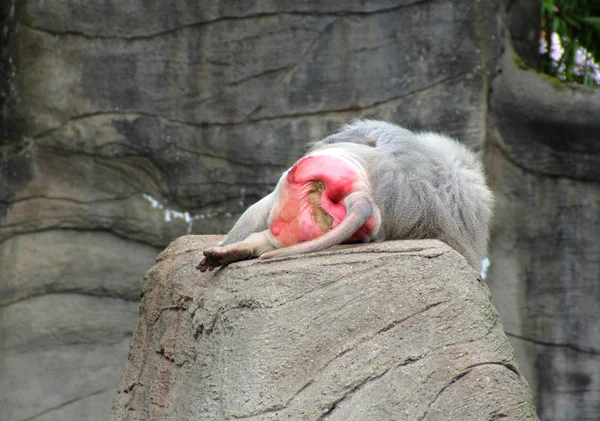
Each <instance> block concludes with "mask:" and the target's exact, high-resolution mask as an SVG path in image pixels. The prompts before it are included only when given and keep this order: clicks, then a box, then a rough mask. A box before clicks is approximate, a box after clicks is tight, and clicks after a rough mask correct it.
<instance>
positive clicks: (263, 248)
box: [196, 230, 275, 272]
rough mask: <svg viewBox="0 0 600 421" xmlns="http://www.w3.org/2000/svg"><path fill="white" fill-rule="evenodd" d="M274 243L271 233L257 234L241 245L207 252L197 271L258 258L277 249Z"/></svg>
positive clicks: (237, 244) (241, 242) (240, 243)
mask: <svg viewBox="0 0 600 421" xmlns="http://www.w3.org/2000/svg"><path fill="white" fill-rule="evenodd" d="M274 243H275V240H274V238H273V235H272V234H271V231H269V230H264V231H262V232H255V233H253V234H251V235H250V236H249V237H248V238H246V239H245V240H244V241H240V242H239V243H234V244H230V245H228V246H223V247H213V248H210V249H208V250H205V251H204V257H202V260H200V263H198V266H196V269H198V270H200V272H206V271H207V270H209V271H211V270H213V269H214V268H216V267H219V266H224V265H228V264H229V263H233V262H239V261H240V260H246V259H251V258H253V257H258V256H260V255H262V254H263V253H265V252H267V251H269V250H273V249H275V245H274Z"/></svg>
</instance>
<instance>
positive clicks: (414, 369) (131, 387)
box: [111, 236, 537, 421]
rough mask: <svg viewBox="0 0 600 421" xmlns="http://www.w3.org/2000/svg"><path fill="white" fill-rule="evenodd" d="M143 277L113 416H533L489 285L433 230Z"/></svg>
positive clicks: (181, 245)
mask: <svg viewBox="0 0 600 421" xmlns="http://www.w3.org/2000/svg"><path fill="white" fill-rule="evenodd" d="M211 242H214V239H213V238H210V237H201V236H186V237H182V238H179V239H178V240H176V241H175V242H174V243H172V244H171V246H170V247H169V248H168V249H167V250H165V251H164V252H163V253H162V254H161V255H160V256H159V259H158V262H157V264H156V265H155V266H154V267H153V268H152V269H150V270H149V271H148V272H147V274H146V277H145V280H144V286H143V298H142V304H141V309H140V320H139V324H138V327H137V330H136V331H135V333H134V336H133V341H132V343H131V349H130V353H129V361H128V363H127V366H126V368H125V373H124V375H123V379H122V381H121V384H120V386H119V390H118V394H117V397H116V400H115V403H114V407H113V413H112V417H111V419H112V420H115V421H116V420H139V419H160V420H165V421H166V420H174V421H175V420H183V419H197V420H230V419H252V420H266V419H272V420H281V419H303V420H324V419H327V420H367V419H372V420H417V419H419V420H444V421H445V420H482V419H497V418H509V419H518V420H528V419H532V420H535V419H537V416H536V415H535V408H534V406H533V403H532V402H533V398H532V395H531V392H530V390H529V387H528V385H527V382H526V381H525V379H524V377H523V376H522V375H521V373H520V371H519V367H518V365H517V363H516V361H515V358H514V353H513V350H512V347H511V346H510V344H509V343H508V341H507V339H506V336H505V335H504V332H503V330H502V325H501V323H500V320H499V318H498V313H497V312H496V310H495V308H494V307H493V305H492V304H491V303H490V300H489V292H488V289H487V287H486V286H485V284H484V283H483V282H482V281H481V280H480V279H479V277H478V274H477V273H476V272H475V271H473V269H472V268H471V267H470V266H469V265H468V264H467V263H466V261H465V260H464V258H462V257H461V256H460V255H459V254H458V253H456V252H455V251H453V250H452V249H451V248H449V247H448V246H446V245H445V244H443V243H441V242H439V241H435V240H426V241H425V240H420V241H394V242H385V243H375V244H370V245H360V246H350V247H339V248H336V249H333V250H329V251H324V252H320V253H313V254H307V255H300V256H295V257H291V258H286V259H275V260H271V261H260V260H251V261H246V262H241V263H236V264H232V265H230V266H228V267H225V268H222V269H220V270H216V271H214V272H207V273H204V274H202V273H200V272H198V271H197V270H196V269H195V265H196V263H197V262H198V260H199V259H200V257H201V250H202V249H203V248H204V247H206V245H207V244H210V243H211Z"/></svg>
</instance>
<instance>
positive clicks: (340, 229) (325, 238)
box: [259, 191, 377, 259]
mask: <svg viewBox="0 0 600 421" xmlns="http://www.w3.org/2000/svg"><path fill="white" fill-rule="evenodd" d="M344 202H345V204H346V209H347V214H346V218H345V219H344V220H343V221H342V222H341V223H340V224H339V225H338V226H337V227H335V228H334V229H332V230H331V231H328V232H327V233H325V234H323V235H322V236H320V237H317V238H315V239H314V240H310V241H307V242H304V243H300V244H296V245H293V246H290V247H284V248H280V249H276V250H272V251H268V252H266V253H264V254H262V255H260V257H259V258H260V259H273V258H276V257H286V256H292V255H294V254H301V253H310V252H315V251H320V250H324V249H326V248H329V247H332V246H335V245H337V244H341V243H343V242H344V241H346V240H347V239H348V238H350V237H351V236H352V235H353V234H354V233H355V232H356V231H358V229H359V228H360V227H362V226H363V224H364V223H365V222H367V220H368V219H369V218H370V217H371V216H373V215H374V214H375V213H376V212H377V207H376V206H375V204H374V203H373V202H372V201H371V199H370V198H369V196H368V195H367V194H365V193H364V192H362V191H358V192H355V193H352V194H350V195H349V196H348V197H346V199H345V200H344Z"/></svg>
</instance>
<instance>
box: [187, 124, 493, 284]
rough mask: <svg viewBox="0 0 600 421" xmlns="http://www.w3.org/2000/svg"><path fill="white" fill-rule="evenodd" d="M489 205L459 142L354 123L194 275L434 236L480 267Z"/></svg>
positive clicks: (479, 174)
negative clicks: (243, 264) (239, 264)
mask: <svg viewBox="0 0 600 421" xmlns="http://www.w3.org/2000/svg"><path fill="white" fill-rule="evenodd" d="M492 205H493V198H492V194H491V192H490V190H489V189H488V187H487V186H486V183H485V176H484V173H483V170H482V166H481V164H480V163H479V161H478V160H477V158H476V157H475V155H474V154H473V153H472V152H471V151H469V150H468V149H467V148H466V147H465V146H463V145H462V144H460V143H458V142H457V141H456V140H454V139H451V138H449V137H447V136H444V135H440V134H435V133H426V132H424V133H413V132H411V131H409V130H406V129H403V128H401V127H399V126H396V125H393V124H390V123H385V122H381V121H372V120H360V121H356V122H354V123H351V124H348V125H345V126H343V127H342V128H341V130H340V131H339V132H338V133H336V134H333V135H331V136H329V137H326V138H325V139H323V140H321V141H319V142H316V143H315V144H314V145H313V146H312V148H311V149H310V151H309V152H308V153H307V154H306V155H305V156H304V157H302V158H301V159H300V160H299V161H298V162H296V164H294V166H293V167H292V168H290V169H289V170H287V171H286V172H285V173H284V174H283V175H282V176H281V178H280V180H279V182H278V183H277V186H276V187H275V190H274V191H273V192H272V193H270V194H269V195H267V196H266V197H265V198H263V199H262V200H260V201H259V202H257V203H255V204H254V205H252V206H251V207H250V208H248V210H246V212H244V214H243V215H242V216H241V217H240V219H239V220H238V221H237V223H236V224H235V226H234V227H233V228H232V230H231V231H230V232H229V234H227V236H226V237H225V239H224V240H223V241H222V242H221V243H220V244H219V246H218V247H213V248H210V249H208V250H205V251H204V257H203V258H202V260H201V261H200V263H199V264H198V266H197V268H198V269H200V270H201V271H202V272H204V271H206V270H213V269H214V268H215V267H218V266H221V265H227V264H229V263H232V262H237V261H240V260H245V259H250V258H254V257H258V258H260V259H271V258H275V257H284V256H290V255H294V254H299V253H308V252H314V251H319V250H323V249H326V248H328V247H331V246H334V245H336V244H342V243H361V242H370V241H384V240H399V239H425V238H432V239H438V240H441V241H444V242H445V243H446V244H448V245H450V246H451V247H453V248H454V249H455V250H456V251H458V252H459V253H461V254H462V255H463V256H464V257H465V258H466V259H467V261H468V262H469V264H470V265H471V266H472V267H473V268H475V269H476V270H479V268H480V264H481V261H482V260H483V259H484V258H485V256H486V252H487V240H488V231H489V223H490V217H491V212H492Z"/></svg>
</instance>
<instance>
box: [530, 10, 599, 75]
mask: <svg viewBox="0 0 600 421" xmlns="http://www.w3.org/2000/svg"><path fill="white" fill-rule="evenodd" d="M542 34H543V37H544V39H545V41H546V42H545V44H546V47H547V48H546V51H545V52H544V53H542V55H541V60H540V70H541V71H542V72H544V73H547V74H549V75H551V76H555V77H558V78H559V79H561V80H565V81H568V82H577V83H583V84H585V85H598V84H600V80H599V75H598V70H597V69H598V61H599V60H598V59H599V58H600V0H542ZM552 34H557V35H558V42H557V38H556V37H554V40H553V37H552ZM553 51H554V53H553Z"/></svg>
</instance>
